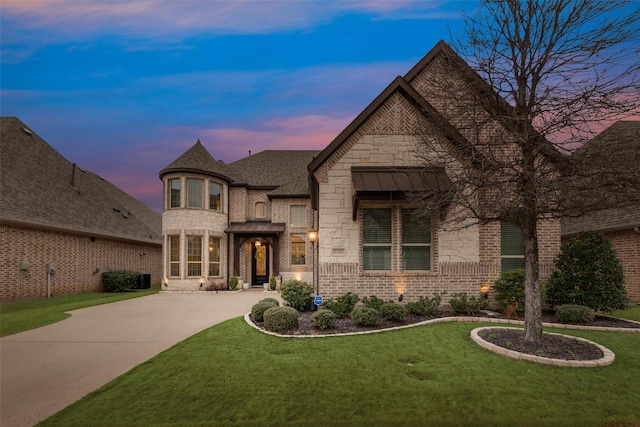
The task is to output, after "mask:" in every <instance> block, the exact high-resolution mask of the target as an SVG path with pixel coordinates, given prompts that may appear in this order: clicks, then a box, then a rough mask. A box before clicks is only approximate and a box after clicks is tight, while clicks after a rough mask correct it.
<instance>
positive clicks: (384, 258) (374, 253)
mask: <svg viewBox="0 0 640 427" xmlns="http://www.w3.org/2000/svg"><path fill="white" fill-rule="evenodd" d="M362 268H363V269H364V270H391V248H390V247H381V246H369V247H363V248H362Z"/></svg>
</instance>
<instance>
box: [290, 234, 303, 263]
mask: <svg viewBox="0 0 640 427" xmlns="http://www.w3.org/2000/svg"><path fill="white" fill-rule="evenodd" d="M294 238H297V239H300V240H301V242H300V241H298V242H295V243H296V245H301V246H302V249H303V252H302V260H303V262H302V263H294V262H293V256H294V253H293V244H294V242H293V239H294ZM298 256H300V255H298ZM289 263H290V265H291V266H292V267H299V266H303V265H307V239H305V237H304V235H303V234H291V236H290V237H289Z"/></svg>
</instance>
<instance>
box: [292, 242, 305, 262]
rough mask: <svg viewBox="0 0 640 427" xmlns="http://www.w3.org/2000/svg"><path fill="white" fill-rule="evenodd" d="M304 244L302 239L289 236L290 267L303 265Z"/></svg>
mask: <svg viewBox="0 0 640 427" xmlns="http://www.w3.org/2000/svg"><path fill="white" fill-rule="evenodd" d="M305 252H306V242H305V240H304V238H303V237H301V236H298V235H295V234H293V235H291V265H304V264H305V258H306V253H305Z"/></svg>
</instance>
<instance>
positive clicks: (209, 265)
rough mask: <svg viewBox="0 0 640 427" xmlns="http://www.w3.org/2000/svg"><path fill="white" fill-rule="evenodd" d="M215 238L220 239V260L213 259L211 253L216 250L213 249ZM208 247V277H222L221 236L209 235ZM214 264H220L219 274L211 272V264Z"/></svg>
mask: <svg viewBox="0 0 640 427" xmlns="http://www.w3.org/2000/svg"><path fill="white" fill-rule="evenodd" d="M213 239H215V240H217V241H218V251H217V253H218V260H217V261H211V255H212V253H214V252H215V251H214V250H212V249H211V248H212V243H213V242H212V240H213ZM208 249H209V260H208V261H209V262H208V266H207V277H221V276H222V269H221V267H222V238H221V237H220V236H209V245H208ZM212 265H217V266H218V274H211V266H212Z"/></svg>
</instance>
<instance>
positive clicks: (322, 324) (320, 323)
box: [311, 308, 336, 329]
mask: <svg viewBox="0 0 640 427" xmlns="http://www.w3.org/2000/svg"><path fill="white" fill-rule="evenodd" d="M311 324H312V325H313V326H315V327H316V328H318V329H332V328H333V327H334V326H335V324H336V315H335V313H334V312H333V311H331V310H327V309H326V308H323V309H321V310H318V311H316V312H315V313H313V314H312V315H311Z"/></svg>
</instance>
